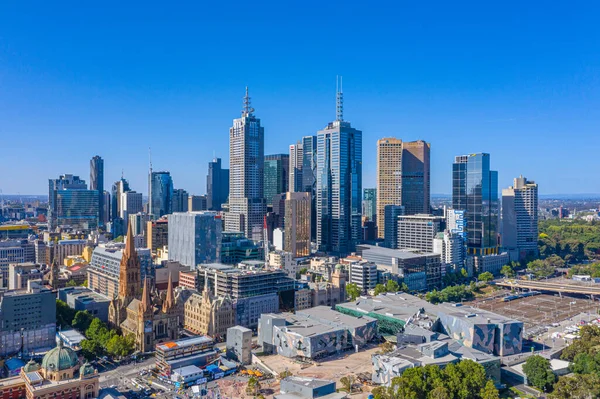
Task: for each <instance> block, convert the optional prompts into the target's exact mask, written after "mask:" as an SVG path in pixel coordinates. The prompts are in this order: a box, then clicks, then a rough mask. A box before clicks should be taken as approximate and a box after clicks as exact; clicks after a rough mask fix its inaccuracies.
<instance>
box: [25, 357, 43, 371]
mask: <svg viewBox="0 0 600 399" xmlns="http://www.w3.org/2000/svg"><path fill="white" fill-rule="evenodd" d="M39 369H40V365H39V364H37V363H36V362H35V361H34V360H33V359H31V360H30V361H28V362H27V364H26V365H25V366H23V369H22V370H23V372H25V373H31V372H32V371H38V370H39Z"/></svg>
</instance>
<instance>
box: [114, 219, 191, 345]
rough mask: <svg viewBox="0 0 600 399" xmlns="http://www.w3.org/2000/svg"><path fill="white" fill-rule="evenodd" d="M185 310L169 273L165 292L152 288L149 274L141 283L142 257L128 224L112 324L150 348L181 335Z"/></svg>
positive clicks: (137, 343) (139, 343)
mask: <svg viewBox="0 0 600 399" xmlns="http://www.w3.org/2000/svg"><path fill="white" fill-rule="evenodd" d="M182 312H183V306H182V304H180V303H178V299H177V298H176V297H175V293H174V289H173V281H172V277H171V275H170V274H169V282H168V287H167V291H166V292H163V293H159V292H158V291H156V290H152V288H151V287H150V283H149V281H148V278H147V277H146V278H145V279H144V284H143V287H142V282H141V266H140V260H139V258H138V255H137V253H136V251H135V246H134V241H133V234H132V231H131V228H129V229H128V231H127V241H126V244H125V250H124V251H123V258H122V259H121V265H120V270H119V295H118V297H117V298H114V299H113V300H112V301H111V302H110V305H109V308H108V321H109V325H110V326H111V327H113V328H118V329H120V330H121V331H122V333H123V335H129V334H131V335H133V336H134V337H135V345H136V349H137V350H139V351H141V352H148V351H152V350H154V345H155V344H156V343H157V342H160V341H162V340H174V339H177V338H178V337H179V322H180V320H182V319H183V314H182Z"/></svg>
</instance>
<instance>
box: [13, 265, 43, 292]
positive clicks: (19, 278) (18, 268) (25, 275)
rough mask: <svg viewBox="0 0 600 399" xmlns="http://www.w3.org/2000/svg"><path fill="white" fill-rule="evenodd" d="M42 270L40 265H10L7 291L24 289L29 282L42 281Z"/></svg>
mask: <svg viewBox="0 0 600 399" xmlns="http://www.w3.org/2000/svg"><path fill="white" fill-rule="evenodd" d="M43 269H44V267H43V266H42V265H40V264H38V263H33V262H25V263H11V264H10V265H8V289H9V290H20V289H24V288H27V282H28V281H29V280H43V279H44V270H43Z"/></svg>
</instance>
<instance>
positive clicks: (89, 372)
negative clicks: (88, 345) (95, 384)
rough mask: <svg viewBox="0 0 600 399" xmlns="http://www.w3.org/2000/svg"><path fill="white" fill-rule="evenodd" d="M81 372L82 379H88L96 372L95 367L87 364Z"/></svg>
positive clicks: (82, 367)
mask: <svg viewBox="0 0 600 399" xmlns="http://www.w3.org/2000/svg"><path fill="white" fill-rule="evenodd" d="M79 372H80V374H81V376H82V377H87V376H88V375H94V374H95V373H96V370H94V367H93V366H92V365H91V364H89V363H88V362H85V363H84V364H83V366H81V370H80V371H79Z"/></svg>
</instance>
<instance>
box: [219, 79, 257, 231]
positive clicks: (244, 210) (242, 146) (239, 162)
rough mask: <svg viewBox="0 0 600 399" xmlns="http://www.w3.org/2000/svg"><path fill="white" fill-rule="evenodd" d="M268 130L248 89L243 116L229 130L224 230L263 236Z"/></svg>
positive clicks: (234, 121) (235, 120)
mask: <svg viewBox="0 0 600 399" xmlns="http://www.w3.org/2000/svg"><path fill="white" fill-rule="evenodd" d="M264 162H265V130H264V128H263V127H262V126H261V125H260V119H258V118H257V117H256V116H255V115H254V109H253V108H252V107H251V106H250V97H249V96H248V88H246V96H245V97H244V108H243V109H242V116H241V117H240V118H237V119H234V120H233V126H232V127H231V128H230V129H229V211H228V212H226V213H225V230H226V231H242V232H244V234H245V235H246V237H248V238H250V239H252V240H256V241H260V240H262V239H263V224H264V217H265V213H266V208H267V207H266V202H265V198H264V180H263V174H264Z"/></svg>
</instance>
